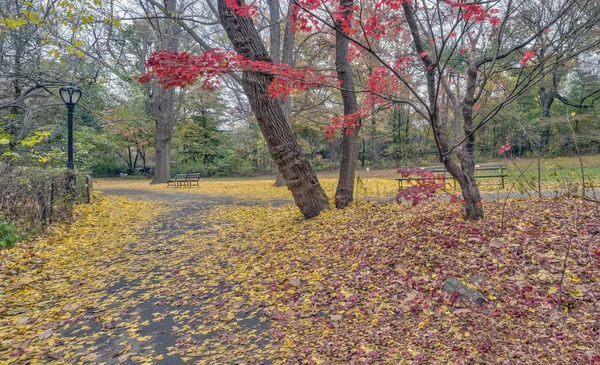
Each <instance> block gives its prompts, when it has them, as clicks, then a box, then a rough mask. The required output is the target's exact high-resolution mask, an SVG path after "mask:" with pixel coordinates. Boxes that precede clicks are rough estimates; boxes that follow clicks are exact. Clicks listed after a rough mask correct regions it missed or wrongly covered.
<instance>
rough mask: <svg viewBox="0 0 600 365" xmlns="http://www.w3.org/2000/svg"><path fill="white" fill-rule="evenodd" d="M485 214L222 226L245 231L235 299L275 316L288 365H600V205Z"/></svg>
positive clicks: (239, 244) (453, 210)
mask: <svg viewBox="0 0 600 365" xmlns="http://www.w3.org/2000/svg"><path fill="white" fill-rule="evenodd" d="M485 205H486V209H487V212H488V217H487V218H486V220H485V221H484V222H477V223H473V222H467V221H464V220H463V219H462V218H461V217H462V209H461V207H459V206H457V205H454V204H453V205H447V204H445V203H441V202H436V203H429V204H425V205H420V206H417V207H416V208H414V209H413V208H408V207H407V206H405V205H397V204H388V205H377V204H373V203H359V204H355V205H354V206H352V207H351V208H349V209H346V210H343V211H331V212H325V213H324V214H323V215H321V216H320V217H318V218H316V219H313V220H310V221H300V220H299V218H298V217H297V216H295V215H290V214H289V212H287V213H286V211H285V210H282V209H283V208H270V207H266V208H256V207H252V208H235V209H229V208H224V209H219V210H218V211H216V212H214V217H215V219H218V220H219V221H227V222H229V224H230V225H231V231H230V232H229V233H228V234H227V236H228V239H227V241H228V244H229V245H231V251H230V252H231V254H230V255H229V259H228V262H229V264H230V267H231V268H232V272H231V275H232V276H233V277H236V278H237V279H236V280H238V281H239V285H238V286H236V287H234V289H233V290H232V293H231V295H232V296H233V297H246V298H248V300H249V301H250V302H254V303H258V304H259V305H261V306H263V307H264V312H265V314H266V315H267V316H268V317H269V318H270V319H271V320H272V321H273V324H272V327H271V333H272V335H273V339H274V341H275V342H276V343H278V344H279V350H278V354H279V357H278V360H279V361H280V362H282V363H287V364H300V363H307V364H365V363H374V364H421V363H422V364H475V363H479V364H492V363H494V364H539V363H556V364H558V363H560V364H575V363H578V364H583V363H593V362H594V361H595V362H598V361H599V359H600V357H599V355H600V352H599V351H598V340H599V339H600V337H599V336H600V323H599V322H598V320H599V319H600V318H599V314H600V312H599V310H598V309H599V306H600V285H599V284H598V268H599V266H598V264H599V260H600V257H599V250H600V215H599V211H598V208H597V207H594V206H592V205H589V204H584V203H581V202H580V201H578V200H542V201H539V202H536V201H533V200H522V201H512V202H509V204H508V206H507V209H506V211H505V224H504V227H502V226H501V214H502V210H503V209H502V208H503V207H502V204H501V203H496V202H493V203H486V204H485ZM576 209H577V210H578V217H579V221H578V228H579V237H575V238H573V237H570V235H571V236H572V235H574V231H575V223H574V214H575V213H574V212H575V210H576ZM501 228H503V231H501ZM570 240H572V247H571V252H570V256H569V259H568V260H567V269H566V275H565V280H564V291H565V293H564V295H563V298H562V301H563V305H561V306H559V303H558V301H559V294H560V291H559V289H558V286H559V280H560V276H561V270H562V265H563V261H564V256H565V253H566V250H567V246H568V245H569V242H570ZM451 276H453V277H458V278H460V279H462V280H463V281H464V282H469V281H470V280H471V279H476V280H475V282H476V283H477V284H471V285H473V286H474V287H475V288H476V289H479V290H481V291H482V292H483V293H485V295H487V297H488V298H489V303H488V304H487V305H485V306H482V307H479V306H477V305H473V304H471V303H469V302H465V301H462V300H456V298H454V297H452V296H448V295H446V294H443V293H442V291H441V290H440V288H441V284H442V281H443V280H444V279H445V278H447V277H451ZM222 310H223V311H228V310H231V302H229V303H228V302H227V300H224V302H223V305H222Z"/></svg>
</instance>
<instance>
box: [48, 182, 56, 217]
mask: <svg viewBox="0 0 600 365" xmlns="http://www.w3.org/2000/svg"><path fill="white" fill-rule="evenodd" d="M50 181H51V183H50V209H48V224H52V217H53V215H54V192H55V190H56V182H55V181H54V176H53V177H52V180H50Z"/></svg>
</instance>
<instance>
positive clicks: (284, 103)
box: [270, 0, 296, 187]
mask: <svg viewBox="0 0 600 365" xmlns="http://www.w3.org/2000/svg"><path fill="white" fill-rule="evenodd" d="M270 1H273V2H275V3H277V5H274V7H273V8H270V12H273V11H275V10H276V11H277V16H276V17H273V16H272V15H271V18H270V19H271V23H273V21H274V20H275V19H274V18H276V21H279V8H280V6H279V0H270ZM270 6H271V5H270ZM290 14H292V12H291V3H290V7H289V8H288V17H287V19H286V22H285V32H284V35H283V49H282V50H281V63H284V64H286V65H290V66H292V67H293V66H294V47H295V43H296V33H295V32H292V31H291V30H290V24H291V23H290V18H289V16H290ZM271 29H273V28H271ZM277 30H280V28H279V25H277ZM276 38H277V39H276V40H273V39H272V40H271V57H273V54H274V53H275V52H273V45H274V44H277V58H275V57H273V62H277V63H278V62H279V43H280V39H279V37H276ZM279 103H280V105H281V110H282V111H283V115H285V118H286V119H287V121H288V124H289V125H290V127H291V126H292V98H291V97H287V98H285V99H279ZM275 186H276V187H281V186H286V182H285V179H284V178H283V175H282V174H281V172H280V171H279V168H278V167H277V165H275Z"/></svg>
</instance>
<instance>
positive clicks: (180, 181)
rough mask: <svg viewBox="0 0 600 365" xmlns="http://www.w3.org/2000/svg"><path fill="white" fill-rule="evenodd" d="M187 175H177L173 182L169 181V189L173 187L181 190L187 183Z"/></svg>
mask: <svg viewBox="0 0 600 365" xmlns="http://www.w3.org/2000/svg"><path fill="white" fill-rule="evenodd" d="M186 176H187V174H175V177H174V178H172V179H171V180H169V181H167V187H169V186H172V187H174V188H179V187H181V186H182V185H183V184H184V183H185V177H186Z"/></svg>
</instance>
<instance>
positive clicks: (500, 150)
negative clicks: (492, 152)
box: [498, 141, 512, 155]
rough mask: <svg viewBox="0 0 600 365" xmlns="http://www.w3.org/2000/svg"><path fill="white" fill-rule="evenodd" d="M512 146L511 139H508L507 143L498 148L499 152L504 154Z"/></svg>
mask: <svg viewBox="0 0 600 365" xmlns="http://www.w3.org/2000/svg"><path fill="white" fill-rule="evenodd" d="M511 148H512V147H511V145H510V141H506V144H505V145H504V146H502V147H500V149H499V150H498V154H499V155H502V154H504V153H506V152H509V151H510V149H511Z"/></svg>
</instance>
